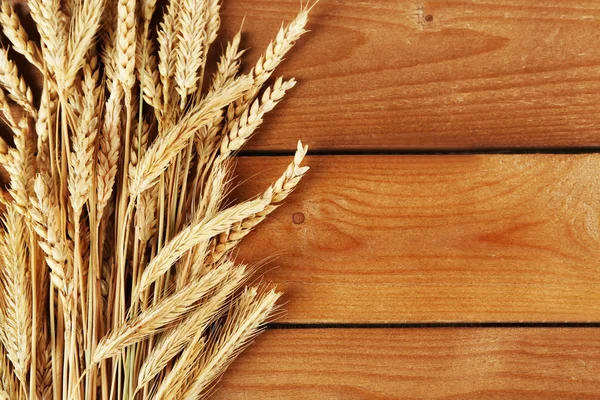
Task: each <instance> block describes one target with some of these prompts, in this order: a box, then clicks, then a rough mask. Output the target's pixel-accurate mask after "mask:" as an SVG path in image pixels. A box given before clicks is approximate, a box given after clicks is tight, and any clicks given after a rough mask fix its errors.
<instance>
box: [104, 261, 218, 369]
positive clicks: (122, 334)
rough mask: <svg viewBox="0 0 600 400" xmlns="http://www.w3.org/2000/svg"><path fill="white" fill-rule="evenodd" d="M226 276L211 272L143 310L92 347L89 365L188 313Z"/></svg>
mask: <svg viewBox="0 0 600 400" xmlns="http://www.w3.org/2000/svg"><path fill="white" fill-rule="evenodd" d="M226 275H227V270H226V269H225V268H220V269H215V270H213V271H212V273H211V274H207V275H205V276H204V277H203V278H202V279H201V280H200V281H198V282H194V283H192V284H190V285H188V286H186V287H185V288H181V289H180V290H177V291H176V292H175V293H174V294H172V295H171V296H169V297H166V298H164V299H163V300H161V302H160V303H158V304H156V305H154V306H151V307H149V308H147V309H146V310H144V311H142V312H141V313H140V314H139V315H138V316H136V317H133V318H132V319H131V320H130V321H128V322H126V323H125V324H124V325H122V326H120V327H117V328H116V329H115V330H113V331H112V332H110V333H109V334H107V335H106V336H105V337H104V338H102V340H101V341H100V343H99V344H98V347H97V348H96V352H95V353H94V356H93V357H92V363H93V364H96V363H99V362H100V361H102V360H104V359H106V358H109V357H114V356H115V355H117V354H118V353H119V352H120V351H121V350H122V349H123V348H125V347H127V346H130V345H132V344H135V343H137V342H139V341H140V340H143V339H146V338H147V337H149V336H152V335H155V334H156V333H158V332H160V331H161V330H162V329H164V328H165V327H166V326H167V325H168V324H170V323H171V322H173V321H176V320H178V319H179V318H181V317H182V316H184V315H186V314H187V313H189V312H190V311H191V309H192V306H193V305H194V303H196V302H197V301H198V300H200V299H201V298H202V297H204V296H205V295H206V294H207V293H208V292H210V290H211V289H212V288H213V287H215V286H216V285H218V284H219V283H220V282H221V281H222V280H223V279H224V278H225V277H226Z"/></svg>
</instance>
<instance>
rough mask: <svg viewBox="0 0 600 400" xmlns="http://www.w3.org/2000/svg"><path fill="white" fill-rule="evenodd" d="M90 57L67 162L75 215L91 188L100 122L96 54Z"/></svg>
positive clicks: (79, 212)
mask: <svg viewBox="0 0 600 400" xmlns="http://www.w3.org/2000/svg"><path fill="white" fill-rule="evenodd" d="M90 61H91V63H90V64H86V65H85V67H84V71H83V75H84V80H83V92H84V101H83V111H82V113H81V117H80V121H79V126H78V129H77V131H76V132H75V135H74V137H73V154H72V156H71V161H72V162H71V164H70V165H69V177H68V187H69V192H70V193H71V204H72V206H73V210H74V213H75V216H79V215H80V214H81V209H82V208H83V205H84V203H85V202H86V201H87V199H88V197H89V192H90V190H91V189H92V173H93V168H92V167H93V165H94V159H93V158H94V152H95V147H96V136H97V133H98V124H99V122H98V118H99V116H98V115H97V113H98V103H99V101H100V90H99V87H98V86H96V85H97V82H98V75H99V71H98V69H97V64H96V58H95V57H92V58H91V60H90Z"/></svg>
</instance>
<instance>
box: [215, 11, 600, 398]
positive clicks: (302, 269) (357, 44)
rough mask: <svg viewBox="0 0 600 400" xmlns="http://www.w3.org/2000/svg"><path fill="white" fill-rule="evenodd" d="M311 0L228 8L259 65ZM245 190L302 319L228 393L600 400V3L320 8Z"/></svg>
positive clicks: (262, 345)
mask: <svg viewBox="0 0 600 400" xmlns="http://www.w3.org/2000/svg"><path fill="white" fill-rule="evenodd" d="M298 7H299V4H298V1H297V0H262V1H256V0H254V1H253V0H236V1H225V2H224V10H223V11H224V20H225V21H226V22H225V25H224V26H223V29H222V33H223V34H224V35H225V37H231V36H232V35H233V33H234V32H235V30H236V29H237V27H238V25H239V23H240V22H241V20H242V18H243V17H244V16H246V20H245V28H246V31H247V32H248V34H247V35H246V36H245V37H244V41H245V43H246V45H247V46H249V47H250V48H251V51H250V58H255V57H256V56H257V55H258V54H259V53H260V51H262V49H263V48H264V47H265V45H266V43H267V42H268V40H269V39H270V38H271V37H272V36H273V35H274V34H275V32H276V31H277V28H278V27H279V25H280V24H281V21H282V20H290V19H292V18H293V16H294V14H295V12H296V11H297V10H298ZM310 30H311V31H312V32H311V33H310V34H309V35H307V36H306V37H305V38H303V39H302V40H301V41H300V42H299V44H298V47H297V48H296V49H295V50H294V51H293V52H292V54H291V55H290V56H289V57H288V60H287V61H286V63H285V65H284V66H283V68H282V69H281V70H280V73H281V74H283V75H285V76H295V77H296V78H297V79H298V80H299V82H300V84H299V86H298V87H297V88H295V89H294V90H293V91H292V92H291V93H290V96H289V97H288V98H287V99H286V100H285V101H284V103H283V104H282V105H281V107H279V108H278V109H277V110H275V111H274V112H273V113H271V115H269V116H268V118H267V121H266V123H265V126H264V127H263V128H262V129H261V132H260V133H259V134H258V135H257V136H256V138H255V139H254V140H253V141H252V142H251V144H250V146H249V148H248V149H247V151H246V153H245V155H246V157H244V158H243V159H242V160H241V161H240V163H239V165H238V176H239V177H240V178H241V179H242V180H245V181H247V183H245V184H244V185H242V187H241V188H240V189H239V191H238V193H237V196H238V197H239V198H240V199H243V198H247V197H249V196H251V195H252V194H254V193H257V192H258V191H260V189H261V188H264V187H265V186H266V185H267V184H268V182H270V181H271V180H273V179H274V178H275V177H276V176H277V175H278V174H279V173H280V171H281V170H282V168H283V167H284V166H285V165H286V163H288V162H289V159H290V155H291V154H292V152H293V149H294V146H295V144H296V140H297V139H302V141H303V142H305V143H307V144H308V145H309V146H310V149H311V150H310V154H311V156H310V157H309V158H308V164H309V165H310V166H311V171H310V172H309V174H308V176H307V177H306V179H305V181H303V183H302V184H301V186H300V188H299V189H298V190H297V191H296V192H295V193H294V194H293V195H292V196H291V198H290V199H289V201H288V202H287V204H286V205H284V206H283V207H281V208H280V209H279V210H278V211H277V212H276V213H275V214H274V215H273V216H272V217H271V218H270V219H269V220H268V221H267V222H265V223H264V225H262V226H261V227H259V229H258V230H257V231H256V232H255V233H253V234H252V235H251V236H250V237H248V239H247V240H246V242H245V243H244V246H243V250H242V252H241V254H240V257H242V258H244V259H247V260H250V261H256V260H261V259H265V258H268V257H270V256H272V255H273V254H274V253H275V254H276V255H277V257H276V258H275V259H274V260H273V261H271V262H270V263H269V264H268V265H266V266H265V267H264V271H265V272H266V277H267V279H269V280H272V281H273V282H275V283H277V284H279V286H280V287H281V288H282V289H284V290H285V292H286V295H285V301H286V302H287V305H286V308H287V310H288V313H287V315H286V316H285V317H284V318H283V319H281V320H279V321H278V322H277V323H276V324H273V325H271V326H270V328H269V329H268V330H267V332H266V333H265V334H264V335H262V336H261V337H259V338H258V339H257V341H256V343H255V344H254V345H253V346H252V347H250V348H249V349H248V350H247V351H246V352H245V353H244V354H243V355H242V356H241V357H240V359H239V360H238V361H236V362H235V363H234V365H233V366H232V367H231V369H230V371H229V373H228V374H227V375H226V376H225V378H224V379H223V381H222V386H221V389H220V390H219V392H217V395H216V398H217V399H219V400H220V399H240V400H241V399H244V400H246V399H256V400H259V399H344V400H345V399H400V398H447V399H448V398H452V399H458V398H460V399H464V398H470V399H484V398H539V399H551V398H560V399H565V398H573V399H584V398H589V399H597V398H600V335H599V333H600V154H597V153H596V152H597V151H598V150H599V149H600V2H598V1H596V0H593V1H592V0H588V1H582V0H569V1H566V0H563V1H558V0H554V1H551V0H460V1H458V0H457V1H444V0H432V1H421V2H419V1H402V0H371V1H358V0H322V1H321V2H320V3H319V4H318V5H317V6H316V7H315V8H314V12H313V14H312V17H311V22H310Z"/></svg>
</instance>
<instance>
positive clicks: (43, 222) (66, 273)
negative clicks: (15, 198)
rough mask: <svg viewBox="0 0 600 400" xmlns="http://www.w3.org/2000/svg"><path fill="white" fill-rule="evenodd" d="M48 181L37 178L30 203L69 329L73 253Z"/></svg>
mask: <svg viewBox="0 0 600 400" xmlns="http://www.w3.org/2000/svg"><path fill="white" fill-rule="evenodd" d="M48 179H49V178H47V177H46V178H44V177H43V176H42V175H37V176H36V178H35V183H34V192H35V197H34V198H32V199H31V203H32V207H31V208H30V215H31V219H32V221H33V228H34V230H35V232H36V233H37V234H38V236H39V237H40V240H39V241H38V244H39V246H40V247H41V248H42V250H43V251H44V253H45V255H46V262H47V264H48V266H49V267H50V271H51V272H50V277H51V279H52V283H53V284H54V286H56V288H57V289H58V292H59V294H60V296H61V302H62V304H63V308H64V311H65V321H66V323H67V325H69V321H70V318H68V317H69V316H70V315H71V311H72V308H73V299H72V295H73V284H72V271H71V270H70V268H69V259H72V254H73V250H72V249H70V248H69V245H68V244H67V243H65V239H64V238H63V237H62V235H61V233H60V231H61V228H60V219H61V217H60V211H59V207H58V205H56V204H54V202H53V200H52V199H53V197H54V196H53V195H52V192H51V190H50V185H49V182H48Z"/></svg>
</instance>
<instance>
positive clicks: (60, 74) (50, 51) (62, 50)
mask: <svg viewBox="0 0 600 400" xmlns="http://www.w3.org/2000/svg"><path fill="white" fill-rule="evenodd" d="M28 5H29V9H30V10H31V16H32V17H33V19H34V21H35V22H36V24H37V28H38V32H39V33H40V37H41V40H42V45H43V51H42V54H43V57H44V60H45V62H46V64H47V65H48V69H49V70H50V72H52V73H53V75H55V77H56V80H57V82H58V84H59V86H60V87H61V88H62V87H64V84H63V83H64V71H65V64H66V54H67V40H68V33H67V23H66V22H67V17H66V16H65V15H64V13H63V11H62V9H61V4H60V1H59V0H31V1H29V3H28Z"/></svg>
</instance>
